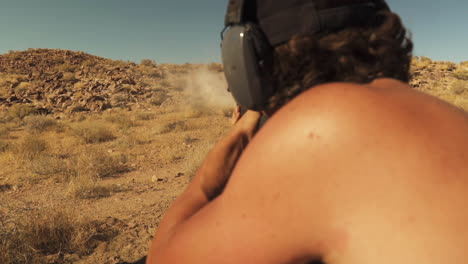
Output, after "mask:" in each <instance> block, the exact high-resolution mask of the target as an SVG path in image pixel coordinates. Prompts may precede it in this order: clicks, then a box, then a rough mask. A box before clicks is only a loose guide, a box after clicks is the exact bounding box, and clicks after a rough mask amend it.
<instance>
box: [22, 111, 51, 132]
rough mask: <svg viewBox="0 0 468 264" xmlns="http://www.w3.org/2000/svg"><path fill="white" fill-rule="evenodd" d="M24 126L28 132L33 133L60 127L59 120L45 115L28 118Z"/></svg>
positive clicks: (25, 119)
mask: <svg viewBox="0 0 468 264" xmlns="http://www.w3.org/2000/svg"><path fill="white" fill-rule="evenodd" d="M24 125H25V127H26V130H28V131H29V132H32V133H42V132H44V131H47V130H49V129H51V128H58V127H59V123H58V122H57V120H55V119H53V118H52V117H49V116H44V115H35V116H27V117H25V118H24Z"/></svg>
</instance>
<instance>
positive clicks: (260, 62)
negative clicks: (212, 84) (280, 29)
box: [221, 24, 273, 111]
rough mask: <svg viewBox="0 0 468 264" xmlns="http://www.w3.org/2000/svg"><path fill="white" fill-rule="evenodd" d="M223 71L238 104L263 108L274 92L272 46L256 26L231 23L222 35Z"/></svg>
mask: <svg viewBox="0 0 468 264" xmlns="http://www.w3.org/2000/svg"><path fill="white" fill-rule="evenodd" d="M221 47H222V57H223V64H224V74H225V76H226V80H227V82H228V86H229V89H230V91H231V94H232V95H233V96H234V98H235V99H236V101H237V103H238V104H239V105H241V106H244V107H245V108H248V109H252V110H257V111H260V110H264V109H265V108H266V105H267V103H268V99H269V98H270V96H271V95H273V86H272V81H271V80H272V71H271V68H272V67H271V66H272V54H273V52H272V50H273V49H272V48H271V46H270V45H269V43H268V41H267V39H266V37H265V35H264V34H263V32H262V31H261V30H260V28H258V27H257V26H256V25H253V24H245V25H237V26H232V27H230V28H229V29H228V30H226V32H225V33H224V35H223V39H222V45H221Z"/></svg>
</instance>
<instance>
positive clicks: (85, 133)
mask: <svg viewBox="0 0 468 264" xmlns="http://www.w3.org/2000/svg"><path fill="white" fill-rule="evenodd" d="M72 134H73V135H74V136H76V137H79V138H81V139H83V141H84V142H85V143H88V144H95V143H101V142H107V141H112V140H114V139H115V138H116V137H115V135H114V134H113V133H112V131H110V130H109V128H108V127H106V126H104V125H103V124H101V123H97V122H91V121H88V122H83V123H78V124H75V125H74V126H73V127H72Z"/></svg>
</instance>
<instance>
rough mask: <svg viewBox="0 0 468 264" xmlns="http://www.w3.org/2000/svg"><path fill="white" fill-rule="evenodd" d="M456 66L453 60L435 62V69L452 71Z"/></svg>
mask: <svg viewBox="0 0 468 264" xmlns="http://www.w3.org/2000/svg"><path fill="white" fill-rule="evenodd" d="M456 68H457V65H456V64H455V63H453V62H440V63H438V64H436V70H438V71H453V70H455V69H456Z"/></svg>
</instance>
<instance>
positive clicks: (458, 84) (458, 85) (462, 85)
mask: <svg viewBox="0 0 468 264" xmlns="http://www.w3.org/2000/svg"><path fill="white" fill-rule="evenodd" d="M450 90H451V91H452V92H453V93H454V94H456V95H461V94H463V93H464V92H465V91H468V81H462V80H457V81H455V82H453V83H452V85H451V86H450Z"/></svg>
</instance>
